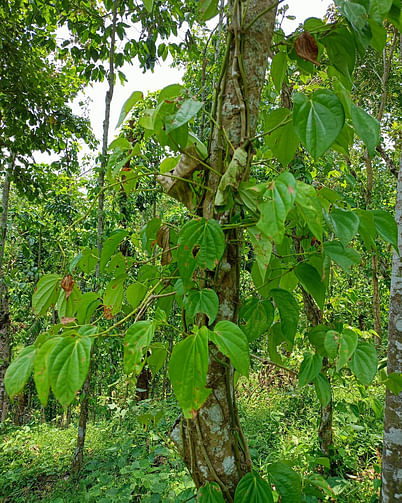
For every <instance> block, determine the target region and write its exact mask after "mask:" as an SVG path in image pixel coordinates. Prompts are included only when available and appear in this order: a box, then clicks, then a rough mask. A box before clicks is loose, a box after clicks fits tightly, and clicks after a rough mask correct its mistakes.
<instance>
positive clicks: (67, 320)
mask: <svg viewBox="0 0 402 503" xmlns="http://www.w3.org/2000/svg"><path fill="white" fill-rule="evenodd" d="M76 319H77V318H69V317H68V316H63V317H62V318H61V324H62V325H68V324H69V323H72V322H73V321H75V320H76Z"/></svg>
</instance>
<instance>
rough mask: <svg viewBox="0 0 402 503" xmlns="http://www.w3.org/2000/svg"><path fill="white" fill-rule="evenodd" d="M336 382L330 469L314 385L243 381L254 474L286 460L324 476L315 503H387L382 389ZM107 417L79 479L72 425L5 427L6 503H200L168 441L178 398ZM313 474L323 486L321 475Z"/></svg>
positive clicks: (1, 460)
mask: <svg viewBox="0 0 402 503" xmlns="http://www.w3.org/2000/svg"><path fill="white" fill-rule="evenodd" d="M268 375H269V376H270V377H267V376H268ZM333 385H334V395H335V406H334V434H335V437H334V438H335V448H336V452H335V454H334V456H333V458H332V460H331V464H332V470H331V471H330V470H329V469H328V467H329V460H328V458H324V457H322V456H321V455H320V451H319V447H318V441H317V434H316V431H317V424H318V423H317V421H318V417H319V403H318V400H317V398H316V396H315V393H314V390H313V389H312V387H306V388H304V389H303V390H298V389H297V383H296V382H292V380H291V379H289V378H287V376H284V375H282V374H280V373H277V374H276V377H274V378H273V377H272V371H271V372H270V373H269V374H268V372H260V373H259V374H254V375H253V376H252V377H251V379H250V380H248V381H246V380H242V381H240V383H239V384H238V388H237V389H238V397H239V411H240V415H241V422H242V425H243V428H244V431H245V434H246V437H247V439H248V440H249V446H250V453H251V456H252V458H253V462H254V467H255V468H256V469H257V470H258V471H259V472H260V473H261V474H262V475H263V476H267V467H268V465H269V464H270V463H272V462H275V461H278V460H280V461H282V462H287V463H288V464H290V465H291V466H292V467H293V468H294V469H296V470H297V471H298V472H299V473H300V474H301V475H302V477H303V478H304V480H306V477H311V476H312V474H314V473H315V474H321V475H323V476H324V477H325V478H326V479H327V481H328V483H329V485H330V486H331V489H330V490H327V494H326V495H323V497H322V498H319V499H316V498H314V497H313V496H308V497H306V498H305V500H304V501H305V502H307V503H310V502H311V503H313V502H317V501H331V502H340V503H375V502H378V497H377V496H378V487H379V484H380V475H379V472H380V463H381V455H380V452H381V442H382V405H381V404H382V402H383V390H382V388H380V387H376V386H372V387H371V388H370V390H369V392H367V390H365V388H364V387H361V386H357V385H356V384H355V385H354V386H352V391H350V389H351V388H350V383H349V384H348V388H346V387H345V386H344V385H343V383H342V382H339V383H336V382H335V383H333ZM346 389H348V390H349V391H348V392H347V391H346ZM373 391H374V392H378V395H376V396H374V394H373ZM77 410H78V408H77ZM102 410H103V411H104V417H103V419H99V420H97V421H96V422H93V421H91V422H90V423H89V425H88V433H87V441H86V456H85V464H84V467H83V469H82V472H81V474H80V477H79V478H77V479H73V478H71V477H70V475H69V468H70V464H71V459H72V454H73V452H74V449H75V442H76V427H75V426H74V425H73V424H71V425H70V426H69V427H68V428H64V429H62V428H60V427H58V426H56V425H55V424H47V423H45V424H39V421H36V422H35V421H32V422H31V423H29V424H27V425H25V426H22V427H16V426H13V425H11V424H7V423H6V425H5V426H3V428H2V429H1V430H0V446H1V448H0V503H20V502H24V503H34V502H39V501H42V502H48V503H50V502H52V503H83V502H96V503H117V502H127V503H128V502H144V503H145V502H147V503H159V502H161V503H170V502H172V503H173V502H174V503H180V502H185V501H190V500H191V501H194V500H192V499H191V496H192V495H193V493H194V487H193V484H192V481H191V479H190V477H189V475H188V473H187V471H186V469H185V467H184V465H183V463H182V462H181V460H180V458H179V456H178V454H177V453H176V452H175V451H174V450H173V449H172V448H171V445H170V443H169V440H168V431H169V427H170V426H171V425H172V424H173V422H174V419H175V418H176V416H177V414H178V407H177V405H176V403H175V402H174V400H173V399H171V400H168V401H161V400H146V401H143V402H140V403H139V404H138V405H136V404H135V403H134V402H133V403H127V402H126V403H125V404H124V405H122V404H119V403H118V402H110V401H109V404H108V406H107V407H106V408H103V409H102ZM75 419H76V418H75ZM155 423H156V424H155ZM313 477H318V478H317V479H316V480H317V486H319V485H320V484H321V483H320V481H319V479H320V476H319V475H313ZM262 503H263V502H262Z"/></svg>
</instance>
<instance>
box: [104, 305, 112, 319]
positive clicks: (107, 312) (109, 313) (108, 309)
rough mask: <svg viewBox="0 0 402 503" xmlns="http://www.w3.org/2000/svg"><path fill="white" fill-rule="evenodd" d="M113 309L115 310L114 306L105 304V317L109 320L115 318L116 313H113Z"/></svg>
mask: <svg viewBox="0 0 402 503" xmlns="http://www.w3.org/2000/svg"><path fill="white" fill-rule="evenodd" d="M112 311H113V306H110V307H109V306H103V316H104V317H105V319H107V320H111V319H112V318H114V314H112Z"/></svg>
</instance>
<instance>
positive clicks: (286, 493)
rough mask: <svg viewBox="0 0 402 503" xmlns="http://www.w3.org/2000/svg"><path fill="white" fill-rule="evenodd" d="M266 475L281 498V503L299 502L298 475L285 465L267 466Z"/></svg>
mask: <svg viewBox="0 0 402 503" xmlns="http://www.w3.org/2000/svg"><path fill="white" fill-rule="evenodd" d="M268 473H269V475H270V477H271V478H272V482H273V483H274V486H275V488H276V490H277V491H278V493H279V494H280V496H281V503H300V502H301V480H300V475H299V474H298V473H296V472H295V471H294V470H292V468H290V466H288V465H285V463H272V464H270V465H268Z"/></svg>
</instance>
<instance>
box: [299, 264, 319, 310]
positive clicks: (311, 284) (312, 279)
mask: <svg viewBox="0 0 402 503" xmlns="http://www.w3.org/2000/svg"><path fill="white" fill-rule="evenodd" d="M294 272H295V274H296V276H297V277H298V279H299V281H300V283H301V284H302V285H303V288H304V289H305V290H306V291H307V292H308V293H310V294H311V295H312V296H313V298H314V300H315V301H316V302H317V305H318V307H319V308H320V309H323V307H324V300H325V284H324V283H323V282H322V281H321V277H320V275H319V274H318V272H317V269H316V268H315V267H313V266H312V265H310V264H306V263H305V262H301V263H300V264H298V265H297V266H296V267H295V269H294Z"/></svg>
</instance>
